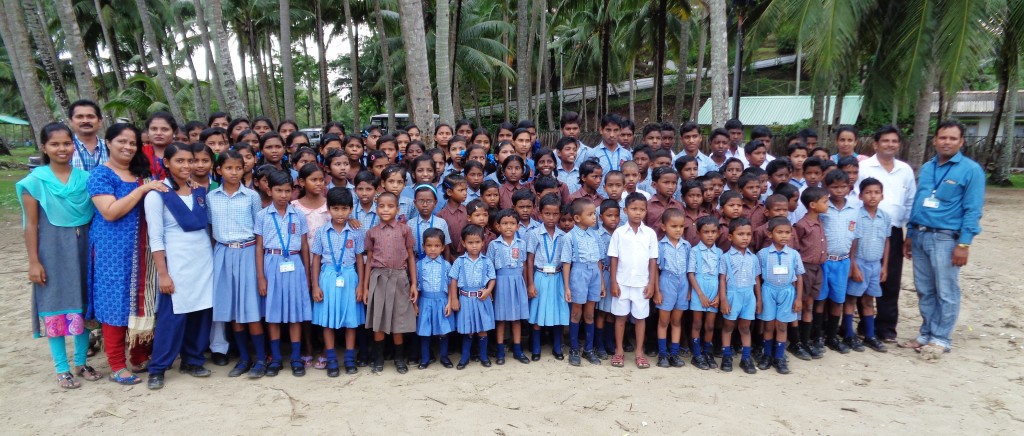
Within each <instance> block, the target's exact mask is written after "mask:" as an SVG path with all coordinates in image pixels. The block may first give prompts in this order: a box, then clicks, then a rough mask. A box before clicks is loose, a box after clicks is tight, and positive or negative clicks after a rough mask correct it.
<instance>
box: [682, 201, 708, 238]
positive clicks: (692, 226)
mask: <svg viewBox="0 0 1024 436" xmlns="http://www.w3.org/2000/svg"><path fill="white" fill-rule="evenodd" d="M708 215H710V214H709V213H705V212H704V211H701V210H697V211H696V213H694V212H691V211H690V210H688V209H683V225H684V226H686V230H684V231H683V239H685V240H686V242H688V243H690V246H694V245H697V244H698V243H699V242H700V232H698V231H697V220H699V219H701V218H703V217H705V216H708Z"/></svg>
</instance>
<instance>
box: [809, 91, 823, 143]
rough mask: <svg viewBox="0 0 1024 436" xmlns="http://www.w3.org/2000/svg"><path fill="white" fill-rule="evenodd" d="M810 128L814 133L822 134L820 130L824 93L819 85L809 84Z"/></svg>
mask: <svg viewBox="0 0 1024 436" xmlns="http://www.w3.org/2000/svg"><path fill="white" fill-rule="evenodd" d="M811 95H812V97H811V128H812V129H814V131H815V132H819V133H824V131H822V130H821V127H822V122H821V120H822V119H823V118H824V117H825V115H824V114H825V92H824V91H823V90H822V89H821V86H820V85H814V82H813V81H812V82H811Z"/></svg>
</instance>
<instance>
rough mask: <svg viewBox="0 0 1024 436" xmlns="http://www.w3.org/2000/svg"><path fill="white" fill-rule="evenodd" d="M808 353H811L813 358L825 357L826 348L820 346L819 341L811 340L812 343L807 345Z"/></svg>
mask: <svg viewBox="0 0 1024 436" xmlns="http://www.w3.org/2000/svg"><path fill="white" fill-rule="evenodd" d="M807 353H809V354H810V355H811V359H815V360H817V359H821V358H822V357H825V353H824V350H822V349H821V348H819V347H818V343H817V341H811V343H810V344H808V345H807Z"/></svg>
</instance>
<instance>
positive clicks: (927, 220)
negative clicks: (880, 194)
mask: <svg viewBox="0 0 1024 436" xmlns="http://www.w3.org/2000/svg"><path fill="white" fill-rule="evenodd" d="M917 180H918V183H917V193H916V195H915V196H914V206H913V207H912V208H911V209H910V223H909V224H910V225H909V226H908V227H909V228H910V230H909V232H908V233H907V237H910V238H913V237H914V233H915V232H916V231H917V229H916V228H915V226H925V227H931V228H934V229H945V230H952V231H954V232H959V233H960V239H959V240H958V241H957V242H959V243H961V244H970V243H971V241H973V240H974V236H976V235H977V234H978V233H981V225H979V224H978V221H980V220H981V208H982V206H983V205H984V204H985V170H983V169H982V168H981V166H980V165H978V163H977V162H975V161H973V160H971V159H968V158H967V157H966V156H964V155H963V154H961V153H957V154H956V155H954V156H953V157H952V158H950V159H949V161H948V162H946V163H945V164H943V165H939V161H938V156H936V157H933V158H932V159H931V160H930V161H928V162H927V163H925V164H924V165H921V174H920V176H919V177H918V179H917ZM933 195H934V196H935V199H936V200H938V202H939V207H936V208H929V207H924V201H925V200H926V199H928V198H930V197H931V196H933Z"/></svg>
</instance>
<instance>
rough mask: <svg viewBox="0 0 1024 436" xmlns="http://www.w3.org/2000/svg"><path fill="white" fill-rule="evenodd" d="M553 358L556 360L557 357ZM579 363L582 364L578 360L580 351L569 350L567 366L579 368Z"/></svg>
mask: <svg viewBox="0 0 1024 436" xmlns="http://www.w3.org/2000/svg"><path fill="white" fill-rule="evenodd" d="M555 358H556V359H558V356H555ZM559 360H561V359H559ZM580 363H582V362H581V360H580V351H579V350H573V349H570V350H569V364H570V365H572V366H580Z"/></svg>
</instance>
